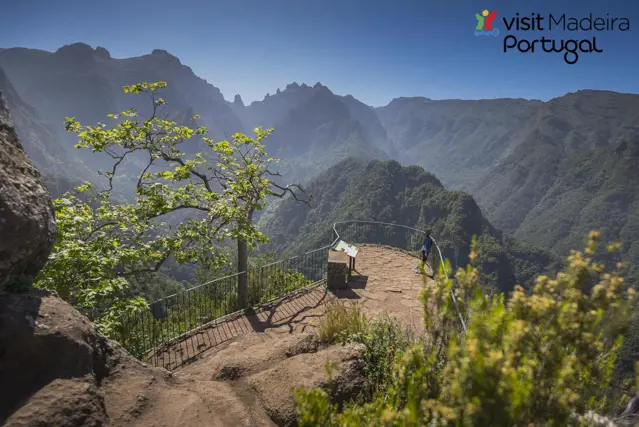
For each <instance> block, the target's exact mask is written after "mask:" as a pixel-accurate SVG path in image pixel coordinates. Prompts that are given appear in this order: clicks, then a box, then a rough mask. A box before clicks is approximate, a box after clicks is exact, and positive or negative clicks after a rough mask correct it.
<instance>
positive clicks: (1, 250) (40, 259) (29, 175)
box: [0, 93, 55, 293]
mask: <svg viewBox="0 0 639 427" xmlns="http://www.w3.org/2000/svg"><path fill="white" fill-rule="evenodd" d="M0 236H2V239H0V293H2V292H3V291H6V290H13V289H16V288H17V287H24V286H25V285H28V284H30V282H32V281H33V278H34V277H35V276H36V275H37V274H38V272H39V271H40V269H41V268H42V267H43V266H44V264H45V262H46V261H47V258H48V256H49V253H50V252H51V247H52V246H53V243H54V239H55V223H54V214H53V207H52V205H51V197H50V196H49V193H48V192H47V190H46V188H45V186H44V184H43V182H42V179H41V177H40V172H38V170H37V169H36V168H35V166H33V164H32V163H31V161H30V160H29V158H28V157H27V155H26V153H25V152H24V150H23V148H22V144H21V143H20V140H19V139H18V136H17V135H16V132H15V129H14V127H13V122H12V120H11V117H10V115H9V110H8V109H7V107H6V103H5V100H4V97H3V96H2V94H1V93H0Z"/></svg>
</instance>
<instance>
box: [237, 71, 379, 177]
mask: <svg viewBox="0 0 639 427" xmlns="http://www.w3.org/2000/svg"><path fill="white" fill-rule="evenodd" d="M231 105H232V106H233V109H234V111H235V112H236V113H237V114H238V116H239V117H240V119H241V120H242V122H243V123H245V124H246V126H248V127H250V128H255V127H257V126H263V127H265V128H271V127H272V128H274V129H275V132H274V133H273V135H272V136H271V137H269V139H268V140H267V141H266V144H267V148H268V150H269V154H271V155H274V156H277V157H279V158H280V159H281V164H280V165H281V169H282V170H283V171H284V172H285V173H286V174H287V175H288V176H289V177H290V178H292V179H293V178H294V179H309V178H310V177H312V176H314V175H315V174H317V173H319V172H321V171H323V170H325V169H326V168H327V167H329V166H330V165H333V164H335V163H336V162H338V161H340V160H342V159H344V158H345V157H348V156H357V157H362V158H365V159H387V158H389V154H391V153H392V145H391V143H390V141H389V139H388V138H387V136H386V131H385V130H384V128H383V126H382V125H381V123H380V121H379V119H378V118H377V115H376V114H375V111H374V110H373V109H372V108H371V107H369V106H367V105H365V104H363V103H361V102H359V101H357V100H356V99H355V98H353V97H352V96H350V95H349V96H346V97H342V96H338V95H335V94H334V93H333V92H331V90H330V89H329V88H327V87H326V86H324V85H322V84H321V83H317V84H315V85H314V86H308V85H306V84H302V85H299V84H297V83H291V84H289V85H287V86H286V88H285V89H284V90H282V91H281V90H279V89H278V90H277V91H276V93H275V94H273V95H270V94H267V96H266V97H265V98H264V99H263V100H262V101H256V102H253V103H251V104H250V105H249V106H247V107H244V106H243V103H242V100H241V98H238V97H236V98H235V100H234V101H233V103H232V104H231Z"/></svg>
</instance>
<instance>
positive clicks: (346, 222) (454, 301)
mask: <svg viewBox="0 0 639 427" xmlns="http://www.w3.org/2000/svg"><path fill="white" fill-rule="evenodd" d="M348 223H351V224H352V223H364V224H379V225H392V226H394V227H402V228H405V229H407V230H412V231H417V232H419V233H426V232H425V231H424V230H420V229H418V228H414V227H409V226H407V225H403V224H393V223H391V222H381V221H365V220H356V219H353V220H347V221H337V222H335V223H333V232H334V233H335V236H336V237H335V240H333V242H332V243H331V246H333V245H335V244H336V243H337V241H338V240H340V235H339V233H338V231H337V225H338V224H348ZM433 244H434V245H435V248H436V249H437V252H438V254H439V260H440V261H441V262H442V263H443V262H444V258H443V256H442V251H441V250H440V249H439V245H438V244H437V242H436V241H435V239H433ZM442 271H443V272H444V275H445V276H446V280H449V279H450V278H449V277H448V272H447V271H446V269H444V268H442ZM433 273H435V272H434V271H433ZM450 296H451V297H452V299H453V304H454V305H455V310H456V311H457V315H458V316H459V321H460V322H461V325H462V328H463V330H464V332H465V331H466V322H465V321H464V316H462V314H461V312H460V311H459V306H458V304H457V297H455V292H454V291H453V290H452V289H451V291H450Z"/></svg>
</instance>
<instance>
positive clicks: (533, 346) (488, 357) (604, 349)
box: [296, 232, 634, 427]
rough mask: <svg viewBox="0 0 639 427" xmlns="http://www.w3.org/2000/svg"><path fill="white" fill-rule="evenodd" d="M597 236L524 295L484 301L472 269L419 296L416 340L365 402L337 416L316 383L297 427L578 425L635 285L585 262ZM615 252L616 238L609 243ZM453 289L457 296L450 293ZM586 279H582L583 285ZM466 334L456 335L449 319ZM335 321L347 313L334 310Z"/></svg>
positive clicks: (596, 400) (595, 407) (597, 392)
mask: <svg viewBox="0 0 639 427" xmlns="http://www.w3.org/2000/svg"><path fill="white" fill-rule="evenodd" d="M598 237H599V234H598V233H597V232H592V233H591V234H590V238H589V241H588V244H587V247H586V250H585V252H584V253H581V252H577V251H573V252H572V254H571V255H570V256H569V257H568V262H567V265H566V267H565V268H564V270H563V271H561V272H559V273H558V274H557V275H556V277H555V278H550V277H546V276H540V277H538V278H537V279H536V281H535V285H534V287H533V289H532V290H531V292H530V293H528V294H527V293H526V292H525V291H524V289H523V288H521V287H519V286H518V287H516V288H515V290H514V292H513V294H512V296H511V298H510V299H508V300H507V301H506V299H505V297H504V295H503V294H500V295H496V296H493V297H490V298H489V297H486V296H485V295H484V294H483V293H482V292H481V288H480V285H479V272H478V271H477V269H476V268H475V266H474V262H475V260H476V257H477V255H476V252H475V245H474V244H473V250H472V251H471V254H470V261H471V265H469V266H467V268H466V269H458V270H457V272H456V274H455V278H454V281H453V279H447V276H446V275H445V274H443V272H444V269H449V264H448V263H445V266H443V267H442V268H441V269H440V271H439V274H438V280H437V284H432V283H428V282H427V284H426V288H425V290H424V293H423V302H424V308H425V310H424V317H425V319H424V320H425V323H424V324H425V328H426V332H427V339H424V340H423V341H422V342H421V343H420V344H419V345H414V346H411V347H409V348H408V349H406V350H405V351H403V352H401V353H400V354H398V355H397V357H396V359H395V362H394V364H393V368H392V371H391V375H390V380H389V381H388V383H387V385H386V386H384V387H383V390H381V391H380V392H378V393H376V394H375V396H374V397H373V399H371V400H370V401H369V402H367V403H363V404H352V405H349V406H346V407H345V409H344V410H343V411H342V412H341V413H339V412H338V410H337V408H336V407H335V406H333V405H331V404H330V402H329V398H328V396H327V395H326V393H325V392H323V391H321V390H305V391H301V392H299V393H298V394H297V397H296V398H297V404H298V421H299V424H300V425H301V426H311V425H313V426H316V425H324V426H330V425H340V426H360V425H368V426H418V425H427V426H529V425H534V426H562V427H563V426H577V425H584V421H582V418H581V416H582V415H585V414H586V413H588V412H589V411H595V412H602V411H604V410H605V409H606V407H607V402H606V396H607V395H608V387H609V384H610V380H611V376H612V371H613V367H614V363H615V359H616V355H617V351H618V349H619V347H620V345H621V336H622V333H623V332H624V330H625V329H626V327H627V323H628V319H629V314H630V310H631V304H632V302H633V300H634V290H633V289H631V288H627V287H626V286H624V281H623V278H622V277H620V274H621V271H620V268H621V267H622V266H621V265H619V266H618V268H617V269H616V270H615V271H613V272H604V271H603V265H601V264H598V263H594V262H593V260H592V256H593V254H594V253H595V251H596V246H597V240H598ZM608 249H609V250H610V251H613V250H615V249H616V246H615V245H611V246H609V248H608ZM453 283H454V284H455V292H456V294H457V303H456V304H455V303H454V302H452V299H451V298H450V291H451V289H453ZM591 285H592V286H591ZM460 315H461V316H462V317H464V318H465V319H466V324H467V329H466V330H465V331H461V332H460V321H459V316H460ZM340 318H348V315H347V314H341V316H340Z"/></svg>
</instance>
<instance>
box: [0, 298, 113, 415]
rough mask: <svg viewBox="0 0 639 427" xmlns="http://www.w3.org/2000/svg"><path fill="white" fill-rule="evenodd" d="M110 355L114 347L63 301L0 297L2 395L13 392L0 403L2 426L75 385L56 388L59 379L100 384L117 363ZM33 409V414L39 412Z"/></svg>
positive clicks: (0, 386)
mask: <svg viewBox="0 0 639 427" xmlns="http://www.w3.org/2000/svg"><path fill="white" fill-rule="evenodd" d="M110 353H113V350H112V349H111V348H110V345H109V342H108V341H107V340H106V339H105V338H104V337H102V336H101V335H99V334H98V333H97V332H96V331H95V329H94V328H93V325H92V324H91V323H90V322H89V320H88V319H87V318H86V317H84V316H83V315H81V314H80V313H79V312H78V311H77V310H75V309H74V308H73V307H71V306H70V305H69V304H67V303H66V302H64V301H62V300H61V299H59V298H56V297H54V296H51V295H50V294H49V293H47V292H44V291H40V292H35V291H34V292H31V293H29V294H5V295H3V296H0V390H11V392H10V393H7V394H6V397H3V398H2V399H0V424H2V420H4V419H6V418H7V417H8V416H9V415H10V414H11V413H13V412H14V411H15V410H16V409H17V408H19V407H20V406H22V405H25V404H27V405H28V404H29V402H31V400H32V399H37V401H38V402H40V401H46V402H48V403H50V402H51V400H50V399H49V398H48V396H50V395H51V393H53V392H52V390H58V391H59V390H62V389H64V387H65V386H64V384H71V383H57V384H56V385H55V386H52V385H51V384H52V383H53V382H55V380H57V379H73V378H80V379H86V380H87V381H88V382H89V383H96V384H98V383H99V382H100V381H101V380H102V378H104V376H105V375H106V374H107V373H108V370H109V368H110V365H111V364H112V363H110V362H109V361H108V359H109V357H110ZM47 387H53V388H48V389H47V390H48V391H46V390H44V389H45V388H47ZM78 387H80V388H82V387H84V386H73V387H70V388H69V390H70V393H72V394H73V393H75V391H77V389H78ZM39 391H42V393H43V394H42V395H40V396H38V392H39ZM61 398H62V397H61ZM42 399H44V400H42ZM74 399H75V397H70V398H69V400H68V401H73V400H74ZM48 403H47V405H48ZM33 405H34V404H33V403H31V409H29V412H28V413H36V412H37V411H35V410H34V409H33ZM53 406H55V405H53ZM53 406H51V407H53ZM34 411H35V412H34ZM24 416H25V415H24V413H23V415H21V417H24ZM59 425H66V424H59Z"/></svg>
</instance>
